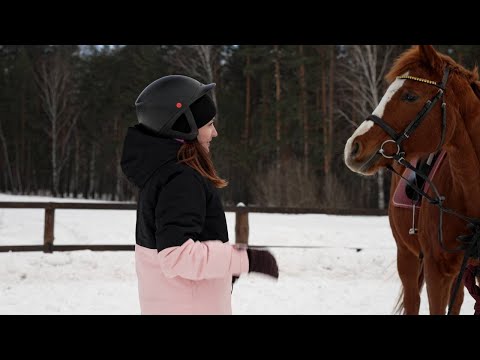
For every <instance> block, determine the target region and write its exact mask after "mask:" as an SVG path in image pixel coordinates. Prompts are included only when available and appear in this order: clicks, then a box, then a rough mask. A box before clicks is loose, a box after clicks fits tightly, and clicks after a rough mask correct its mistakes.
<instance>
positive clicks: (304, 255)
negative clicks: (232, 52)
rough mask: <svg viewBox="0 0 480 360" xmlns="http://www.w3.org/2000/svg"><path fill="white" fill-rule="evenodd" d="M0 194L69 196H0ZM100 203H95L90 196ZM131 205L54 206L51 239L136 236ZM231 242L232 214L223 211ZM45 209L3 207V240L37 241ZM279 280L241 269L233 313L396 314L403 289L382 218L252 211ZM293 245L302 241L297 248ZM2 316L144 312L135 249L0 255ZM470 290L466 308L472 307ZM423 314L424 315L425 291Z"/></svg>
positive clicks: (127, 240)
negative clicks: (105, 207)
mask: <svg viewBox="0 0 480 360" xmlns="http://www.w3.org/2000/svg"><path fill="white" fill-rule="evenodd" d="M0 201H35V202H37V201H55V202H60V201H68V202H78V201H81V202H85V200H74V199H56V198H55V199H54V198H48V197H37V196H35V197H34V196H13V195H6V194H0ZM93 202H95V201H93ZM135 216H136V212H135V210H84V209H78V210H77V209H75V210H68V209H57V210H56V211H55V240H54V244H57V245H66V244H72V245H73V244H76V245H81V244H99V245H100V244H102V245H103V244H119V245H120V244H131V245H133V244H134V243H135ZM226 217H227V224H228V231H229V235H230V238H231V240H230V241H231V242H232V243H233V242H234V238H235V231H234V229H235V214H234V213H230V212H227V213H226ZM43 226H44V210H43V209H3V208H0V245H41V244H42V243H43ZM249 227H250V237H249V244H251V245H262V246H268V247H270V250H271V251H272V253H273V254H274V255H275V256H276V258H277V261H278V265H279V269H280V278H279V280H278V281H274V280H271V279H270V278H268V277H265V276H263V275H261V274H244V275H242V277H241V278H240V279H239V280H238V281H237V282H236V283H235V286H234V289H233V294H232V307H233V313H234V314H238V315H241V314H362V315H366V314H368V315H370V314H387V315H388V314H391V313H392V310H393V307H394V305H395V303H396V299H397V296H398V294H399V290H400V281H399V278H398V275H397V271H396V247H395V243H394V240H393V237H392V234H391V231H390V227H389V225H388V218H387V217H386V216H334V215H322V214H315V215H314V214H307V215H286V214H261V213H250V214H249ZM294 246H297V247H294ZM0 279H1V281H0V294H1V295H0V314H139V311H140V309H139V303H138V298H137V279H136V274H135V263H134V253H133V251H90V250H79V251H66V252H64V251H61V252H60V251H58V252H54V253H51V254H46V253H43V252H8V253H0ZM473 305H474V301H473V299H472V298H471V296H470V295H469V294H468V292H467V291H465V301H464V305H463V307H462V311H461V313H462V314H466V315H470V314H473ZM420 313H421V314H428V301H427V298H426V291H425V290H424V291H423V292H422V304H421V309H420Z"/></svg>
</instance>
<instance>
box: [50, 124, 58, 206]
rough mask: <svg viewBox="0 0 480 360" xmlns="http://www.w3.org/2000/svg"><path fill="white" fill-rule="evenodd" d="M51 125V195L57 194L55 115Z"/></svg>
mask: <svg viewBox="0 0 480 360" xmlns="http://www.w3.org/2000/svg"><path fill="white" fill-rule="evenodd" d="M51 125H52V130H51V131H52V134H53V136H52V152H51V155H52V193H53V196H54V197H55V196H57V195H58V172H57V171H58V169H57V151H56V149H57V136H56V135H55V134H56V133H57V121H56V117H53V118H52V119H51Z"/></svg>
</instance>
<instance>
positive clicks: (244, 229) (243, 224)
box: [235, 203, 249, 245]
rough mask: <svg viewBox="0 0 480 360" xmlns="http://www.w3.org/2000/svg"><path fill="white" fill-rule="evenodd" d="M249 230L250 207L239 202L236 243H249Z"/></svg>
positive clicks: (236, 217) (236, 218)
mask: <svg viewBox="0 0 480 360" xmlns="http://www.w3.org/2000/svg"><path fill="white" fill-rule="evenodd" d="M248 231H249V228H248V208H247V207H245V205H244V204H243V203H238V204H237V210H236V211H235V244H244V245H248Z"/></svg>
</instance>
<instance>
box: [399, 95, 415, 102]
mask: <svg viewBox="0 0 480 360" xmlns="http://www.w3.org/2000/svg"><path fill="white" fill-rule="evenodd" d="M417 99H418V96H416V95H413V94H409V93H405V94H403V96H402V100H403V101H407V102H414V101H415V100H417Z"/></svg>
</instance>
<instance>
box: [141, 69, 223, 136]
mask: <svg viewBox="0 0 480 360" xmlns="http://www.w3.org/2000/svg"><path fill="white" fill-rule="evenodd" d="M214 87H215V83H211V84H206V85H204V84H202V83H201V82H199V81H197V80H195V79H192V78H191V77H188V76H183V75H168V76H164V77H162V78H160V79H157V80H155V81H154V82H152V83H151V84H150V85H148V86H147V87H146V88H145V89H144V90H143V91H142V92H141V93H140V95H139V96H138V98H137V100H136V101H135V107H136V110H137V118H138V122H139V123H140V124H143V125H144V126H145V127H147V128H149V129H150V130H152V131H154V132H156V133H158V134H159V135H164V136H168V137H173V138H179V139H184V140H188V141H191V140H194V139H195V138H196V137H197V135H198V127H197V124H196V123H195V118H194V116H193V114H192V111H191V108H190V106H191V105H192V104H193V103H194V102H196V101H197V100H199V99H200V98H201V97H202V96H204V95H206V94H207V93H208V92H209V91H210V90H212V89H213V88H214ZM182 115H185V117H186V120H187V122H188V125H189V130H190V132H182V131H178V130H175V129H173V127H174V126H173V125H174V124H175V122H176V121H177V119H178V118H179V117H180V116H182ZM187 131H188V130H187Z"/></svg>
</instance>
